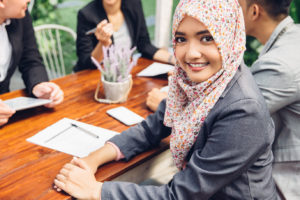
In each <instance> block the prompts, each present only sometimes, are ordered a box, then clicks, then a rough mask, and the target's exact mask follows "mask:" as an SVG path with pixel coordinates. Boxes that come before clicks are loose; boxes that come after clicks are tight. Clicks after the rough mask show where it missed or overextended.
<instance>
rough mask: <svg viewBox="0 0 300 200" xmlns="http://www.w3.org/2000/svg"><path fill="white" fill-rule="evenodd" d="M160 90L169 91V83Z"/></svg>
mask: <svg viewBox="0 0 300 200" xmlns="http://www.w3.org/2000/svg"><path fill="white" fill-rule="evenodd" d="M160 91H161V92H167V93H168V92H169V86H168V85H167V86H164V87H162V88H160Z"/></svg>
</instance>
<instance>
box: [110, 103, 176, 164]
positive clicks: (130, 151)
mask: <svg viewBox="0 0 300 200" xmlns="http://www.w3.org/2000/svg"><path fill="white" fill-rule="evenodd" d="M165 107H166V100H163V101H162V102H161V103H160V105H159V107H158V109H157V111H156V112H155V113H154V114H151V115H149V116H148V117H147V118H146V120H144V121H142V122H141V123H139V124H138V125H136V126H134V127H131V128H129V129H127V130H126V131H124V132H122V133H121V134H120V135H117V136H115V137H113V138H112V139H110V142H112V143H114V144H115V145H117V146H118V147H119V148H120V151H121V152H122V153H123V154H124V156H125V160H129V159H131V158H132V157H133V156H135V155H137V154H139V153H141V152H143V151H145V150H147V149H150V148H153V147H155V146H157V145H159V143H160V141H161V140H162V139H163V138H165V137H167V136H168V135H170V133H171V128H169V127H166V126H164V125H163V120H164V113H165Z"/></svg>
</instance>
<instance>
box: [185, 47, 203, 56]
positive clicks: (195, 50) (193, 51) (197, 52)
mask: <svg viewBox="0 0 300 200" xmlns="http://www.w3.org/2000/svg"><path fill="white" fill-rule="evenodd" d="M201 56H202V53H201V49H200V47H199V45H196V44H194V43H189V44H188V47H187V51H186V58H187V59H197V58H201Z"/></svg>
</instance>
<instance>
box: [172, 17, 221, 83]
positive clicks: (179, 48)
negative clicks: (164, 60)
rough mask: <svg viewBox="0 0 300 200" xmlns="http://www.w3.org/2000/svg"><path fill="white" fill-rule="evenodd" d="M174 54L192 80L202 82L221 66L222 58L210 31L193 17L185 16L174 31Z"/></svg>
mask: <svg viewBox="0 0 300 200" xmlns="http://www.w3.org/2000/svg"><path fill="white" fill-rule="evenodd" d="M175 56H176V59H177V60H178V62H179V64H180V67H181V68H182V69H183V70H184V71H185V72H186V74H187V76H188V77H189V78H190V80H191V81H193V82H197V83H200V82H203V81H206V80H207V79H209V78H210V77H211V76H213V75H214V74H215V73H217V72H218V71H219V70H220V69H221V68H222V59H221V55H220V53H219V51H218V48H217V46H216V44H215V42H214V39H213V37H212V36H211V34H210V32H209V31H208V30H207V28H206V27H205V26H204V24H203V23H201V22H200V21H198V20H197V19H195V18H193V17H185V18H184V19H183V20H182V21H181V23H180V24H179V26H178V29H177V31H176V32H175Z"/></svg>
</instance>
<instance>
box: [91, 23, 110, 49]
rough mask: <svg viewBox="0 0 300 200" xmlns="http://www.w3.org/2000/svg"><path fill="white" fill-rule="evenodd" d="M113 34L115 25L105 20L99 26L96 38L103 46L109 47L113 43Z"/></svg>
mask: <svg viewBox="0 0 300 200" xmlns="http://www.w3.org/2000/svg"><path fill="white" fill-rule="evenodd" d="M113 33H114V29H113V25H112V24H111V23H108V21H107V20H106V19H104V20H102V21H101V22H100V23H99V24H98V25H97V29H96V32H95V36H96V38H97V39H98V40H99V42H100V43H101V44H102V45H103V46H106V47H107V46H109V45H111V43H112V40H111V36H112V34H113Z"/></svg>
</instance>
